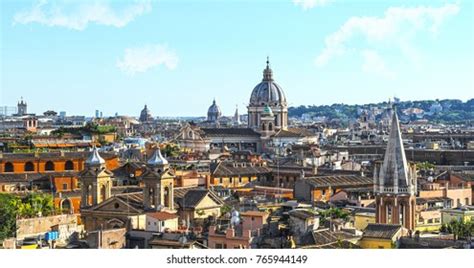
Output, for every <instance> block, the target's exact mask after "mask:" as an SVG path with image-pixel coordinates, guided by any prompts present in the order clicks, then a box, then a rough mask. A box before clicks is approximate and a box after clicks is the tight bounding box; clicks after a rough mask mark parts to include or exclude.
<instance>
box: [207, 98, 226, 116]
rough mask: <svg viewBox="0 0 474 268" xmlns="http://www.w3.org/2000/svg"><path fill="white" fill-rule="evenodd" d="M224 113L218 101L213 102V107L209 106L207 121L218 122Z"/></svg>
mask: <svg viewBox="0 0 474 268" xmlns="http://www.w3.org/2000/svg"><path fill="white" fill-rule="evenodd" d="M221 115H222V112H221V108H219V106H218V105H217V104H216V100H214V101H213V102H212V105H211V106H209V109H208V110H207V120H208V121H216V120H217V119H219V117H221Z"/></svg>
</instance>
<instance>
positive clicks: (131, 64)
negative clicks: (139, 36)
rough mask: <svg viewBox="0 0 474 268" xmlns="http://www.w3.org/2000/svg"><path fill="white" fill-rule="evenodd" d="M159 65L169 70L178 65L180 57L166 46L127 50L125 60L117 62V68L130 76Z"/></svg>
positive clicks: (149, 46)
mask: <svg viewBox="0 0 474 268" xmlns="http://www.w3.org/2000/svg"><path fill="white" fill-rule="evenodd" d="M159 65H164V66H165V67H166V68H167V69H169V70H173V69H175V68H176V66H177V65H178V56H177V55H176V53H175V52H174V51H173V50H170V49H169V48H168V47H167V46H166V45H146V46H142V47H136V48H127V49H125V54H124V56H123V58H122V59H119V60H117V67H118V68H119V69H120V70H122V71H123V72H124V73H126V74H128V75H134V74H136V73H143V72H146V71H148V70H149V69H151V68H154V67H157V66H159Z"/></svg>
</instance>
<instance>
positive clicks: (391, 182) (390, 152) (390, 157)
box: [380, 110, 414, 193]
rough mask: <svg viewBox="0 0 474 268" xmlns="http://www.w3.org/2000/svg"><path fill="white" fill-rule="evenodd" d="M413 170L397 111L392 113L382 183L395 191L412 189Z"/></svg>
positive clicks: (382, 169)
mask: <svg viewBox="0 0 474 268" xmlns="http://www.w3.org/2000/svg"><path fill="white" fill-rule="evenodd" d="M410 175H411V172H410V169H409V166H408V163H407V160H406V156H405V148H404V146H403V140H402V133H401V130H400V122H399V121H398V116H397V112H396V111H395V110H394V111H393V113H392V122H391V127H390V136H389V139H388V143H387V149H386V151H385V157H384V161H383V165H382V168H381V170H380V179H381V181H380V185H382V186H383V187H390V188H392V187H393V190H394V193H398V192H407V191H408V190H410V191H411V190H414V189H411V188H412V187H410V186H412V185H411V184H412V181H411V178H410V177H411V176H410Z"/></svg>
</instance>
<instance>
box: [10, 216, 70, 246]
mask: <svg viewBox="0 0 474 268" xmlns="http://www.w3.org/2000/svg"><path fill="white" fill-rule="evenodd" d="M56 225H69V226H71V225H77V216H76V215H74V214H64V215H57V216H48V217H38V218H32V219H19V220H17V221H16V226H17V228H18V229H17V231H16V238H17V239H19V240H21V239H24V238H25V237H34V236H38V235H44V234H45V233H46V232H49V231H51V230H52V229H51V227H53V226H56Z"/></svg>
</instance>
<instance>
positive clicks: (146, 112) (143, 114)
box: [140, 104, 153, 122]
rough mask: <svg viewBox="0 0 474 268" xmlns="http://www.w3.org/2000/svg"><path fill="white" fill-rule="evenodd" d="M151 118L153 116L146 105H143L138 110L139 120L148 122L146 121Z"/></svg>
mask: <svg viewBox="0 0 474 268" xmlns="http://www.w3.org/2000/svg"><path fill="white" fill-rule="evenodd" d="M152 119H153V118H152V116H151V113H150V110H148V107H147V106H146V104H145V107H144V108H143V110H142V111H141V112H140V121H141V122H148V121H152Z"/></svg>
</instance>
